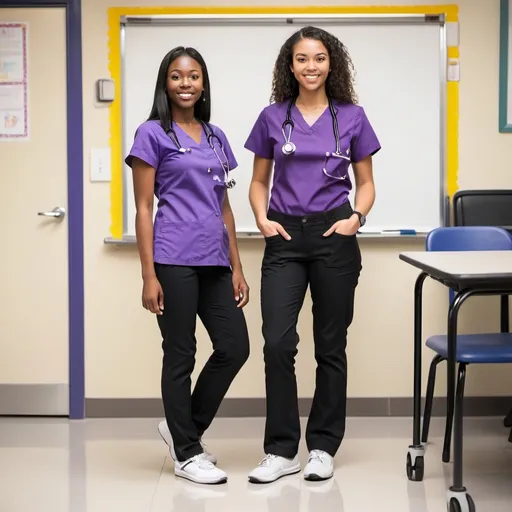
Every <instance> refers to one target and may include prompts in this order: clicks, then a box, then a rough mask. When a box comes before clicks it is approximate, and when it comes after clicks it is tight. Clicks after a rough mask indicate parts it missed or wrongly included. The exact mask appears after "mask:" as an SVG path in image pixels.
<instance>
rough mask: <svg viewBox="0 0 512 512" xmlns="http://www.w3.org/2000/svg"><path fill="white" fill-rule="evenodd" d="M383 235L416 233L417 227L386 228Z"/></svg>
mask: <svg viewBox="0 0 512 512" xmlns="http://www.w3.org/2000/svg"><path fill="white" fill-rule="evenodd" d="M382 234H383V235H415V234H416V230H415V229H385V230H384V231H382Z"/></svg>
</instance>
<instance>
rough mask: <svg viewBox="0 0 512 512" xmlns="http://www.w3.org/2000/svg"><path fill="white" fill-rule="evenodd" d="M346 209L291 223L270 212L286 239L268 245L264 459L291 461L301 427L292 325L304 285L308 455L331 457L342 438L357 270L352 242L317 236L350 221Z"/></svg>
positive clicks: (357, 258)
mask: <svg viewBox="0 0 512 512" xmlns="http://www.w3.org/2000/svg"><path fill="white" fill-rule="evenodd" d="M351 214H352V208H351V207H350V204H349V203H346V204H344V205H343V206H341V207H339V208H337V209H335V210H331V211H329V212H326V213H323V214H315V215H311V216H305V217H291V216H287V215H282V214H280V213H277V212H273V211H270V212H269V213H268V218H269V219H270V220H274V221H276V222H279V223H280V224H282V225H283V227H284V228H285V229H286V230H287V232H288V233H289V234H290V236H291V237H292V239H291V240H290V241H287V240H285V239H284V238H282V237H281V236H280V235H277V236H272V237H270V238H268V239H266V247H265V254H264V257H263V264H262V281H261V303H262V315H263V337H264V338H265V347H264V357H265V376H266V379H265V380H266V394H267V422H266V430H265V441H264V448H265V453H272V454H274V455H279V456H282V457H287V458H292V457H294V456H295V455H296V454H297V452H298V445H299V440H300V423H299V410H298V400H297V382H296V378H295V367H294V364H295V356H296V354H297V345H298V342H299V338H298V335H297V331H296V326H297V319H298V315H299V312H300V309H301V307H302V304H303V301H304V296H305V294H306V290H307V287H308V284H309V285H310V289H311V297H312V302H313V338H314V343H315V358H316V362H317V370H316V390H315V395H314V398H313V405H312V409H311V412H310V416H309V421H308V425H307V432H306V442H307V445H308V449H309V450H315V449H316V450H323V451H326V452H327V453H329V454H330V455H332V456H334V455H335V453H336V451H337V450H338V448H339V446H340V444H341V441H342V439H343V436H344V434H345V419H346V400H347V357H346V353H345V349H346V345H347V329H348V327H349V325H350V324H351V322H352V317H353V309H354V294H355V289H356V286H357V283H358V279H359V274H360V271H361V253H360V250H359V245H358V242H357V239H356V236H355V235H354V236H342V235H339V234H337V233H335V234H333V235H331V236H330V237H327V238H325V237H323V236H322V235H323V233H325V231H327V230H328V228H329V227H331V226H332V224H333V223H334V222H336V221H337V220H341V219H344V218H348V217H350V215H351Z"/></svg>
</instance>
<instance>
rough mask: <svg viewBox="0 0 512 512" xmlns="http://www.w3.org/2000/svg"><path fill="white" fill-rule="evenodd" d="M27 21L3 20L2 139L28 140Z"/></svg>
mask: <svg viewBox="0 0 512 512" xmlns="http://www.w3.org/2000/svg"><path fill="white" fill-rule="evenodd" d="M27 32H28V25H27V23H0V141H3V142H6V141H12V140H27V139H28V115H27V89H28V83H27Z"/></svg>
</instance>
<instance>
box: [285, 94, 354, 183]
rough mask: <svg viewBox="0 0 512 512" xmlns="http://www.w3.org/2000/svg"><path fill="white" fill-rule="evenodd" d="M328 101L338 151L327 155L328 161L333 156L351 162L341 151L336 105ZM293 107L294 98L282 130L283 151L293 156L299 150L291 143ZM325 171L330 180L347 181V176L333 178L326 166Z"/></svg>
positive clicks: (293, 126) (293, 125) (289, 105)
mask: <svg viewBox="0 0 512 512" xmlns="http://www.w3.org/2000/svg"><path fill="white" fill-rule="evenodd" d="M328 101H329V111H330V113H331V118H332V130H333V132H334V138H335V140H336V150H335V151H334V153H330V152H327V153H326V154H325V157H326V159H327V158H328V157H329V156H333V157H336V158H343V159H344V160H348V161H349V162H350V157H348V156H346V155H344V154H343V153H342V151H341V142H340V130H339V126H338V118H337V116H336V111H335V110H334V105H333V103H332V100H331V98H329V99H328ZM293 105H295V98H292V99H291V100H290V103H289V104H288V110H287V111H286V119H285V120H284V122H283V125H282V129H281V131H282V132H283V137H284V144H283V147H282V151H283V153H284V154H285V155H291V154H293V153H295V151H296V149H297V146H296V145H295V144H294V143H293V142H292V141H291V138H292V132H293V129H294V128H295V123H294V122H293V119H292V108H293ZM287 127H288V135H286V128H287ZM323 171H324V173H325V174H326V175H327V176H329V177H330V178H334V179H337V180H344V179H346V176H341V177H340V176H331V175H330V174H328V172H327V170H326V168H325V165H324V169H323Z"/></svg>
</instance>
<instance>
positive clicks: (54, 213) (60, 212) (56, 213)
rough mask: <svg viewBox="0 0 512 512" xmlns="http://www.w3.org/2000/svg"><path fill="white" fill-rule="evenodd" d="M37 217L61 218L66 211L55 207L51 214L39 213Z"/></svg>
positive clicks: (60, 207)
mask: <svg viewBox="0 0 512 512" xmlns="http://www.w3.org/2000/svg"><path fill="white" fill-rule="evenodd" d="M37 215H41V216H43V217H55V218H63V217H64V216H65V215H66V210H65V209H64V208H62V206H57V207H55V208H54V209H53V210H52V211H51V212H39V213H38V214H37Z"/></svg>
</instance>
